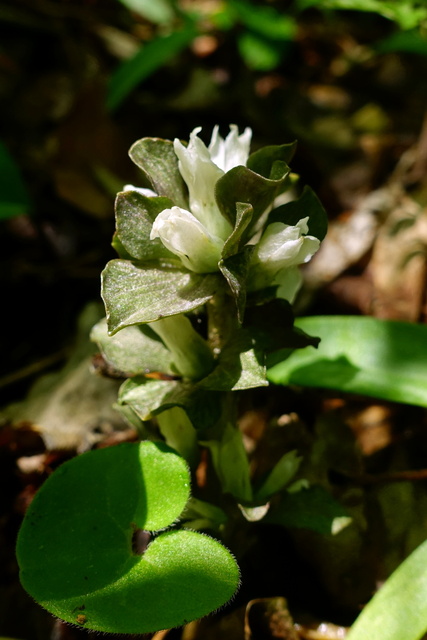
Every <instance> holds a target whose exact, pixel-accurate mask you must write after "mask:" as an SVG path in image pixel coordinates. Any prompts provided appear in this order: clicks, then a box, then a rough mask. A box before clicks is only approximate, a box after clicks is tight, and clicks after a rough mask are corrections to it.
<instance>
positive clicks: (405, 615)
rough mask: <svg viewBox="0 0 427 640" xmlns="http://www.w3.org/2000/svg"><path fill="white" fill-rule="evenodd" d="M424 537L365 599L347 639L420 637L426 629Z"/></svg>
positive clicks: (405, 639)
mask: <svg viewBox="0 0 427 640" xmlns="http://www.w3.org/2000/svg"><path fill="white" fill-rule="evenodd" d="M426 567H427V541H426V542H423V543H422V544H421V545H420V546H419V547H418V548H417V549H415V551H413V552H412V553H411V555H410V556H408V558H406V560H404V562H402V564H401V565H400V566H399V567H398V568H397V569H396V571H394V573H393V574H392V575H391V576H390V577H389V578H388V580H387V581H386V582H385V583H384V584H383V586H382V587H381V588H380V590H379V591H378V592H377V593H376V594H375V596H374V597H373V598H372V600H370V601H369V602H368V604H367V605H366V606H365V608H364V609H363V611H362V613H361V614H360V616H359V617H358V618H357V620H356V622H355V623H354V624H353V626H352V628H351V629H350V632H349V633H348V635H347V640H367V639H368V638H372V640H420V638H421V637H424V634H425V633H426V632H427V607H426V602H427V569H426Z"/></svg>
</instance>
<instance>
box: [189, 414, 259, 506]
mask: <svg viewBox="0 0 427 640" xmlns="http://www.w3.org/2000/svg"><path fill="white" fill-rule="evenodd" d="M200 444H201V445H203V446H205V447H208V448H209V450H210V453H211V456H212V462H213V466H214V468H215V471H216V473H217V475H218V478H219V480H220V482H221V487H222V490H223V492H224V493H231V495H233V496H234V497H235V498H236V499H237V500H239V501H240V502H243V503H248V502H251V500H252V486H251V481H250V470H249V461H248V456H247V453H246V451H245V447H244V446H243V441H242V434H241V433H240V431H239V430H238V429H237V428H236V427H235V426H233V425H231V424H227V425H226V427H225V429H224V432H223V434H222V438H221V440H207V441H202V442H200Z"/></svg>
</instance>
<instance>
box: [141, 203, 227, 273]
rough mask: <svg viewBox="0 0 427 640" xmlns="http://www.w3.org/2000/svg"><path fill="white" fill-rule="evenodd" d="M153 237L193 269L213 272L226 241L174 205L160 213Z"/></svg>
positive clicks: (154, 225)
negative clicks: (212, 233)
mask: <svg viewBox="0 0 427 640" xmlns="http://www.w3.org/2000/svg"><path fill="white" fill-rule="evenodd" d="M150 238H151V239H152V240H153V239H154V238H160V240H161V241H162V243H163V244H164V246H165V247H166V248H167V249H169V251H171V252H172V253H174V254H175V255H177V256H179V258H180V259H181V262H182V263H183V264H184V266H185V267H187V269H190V270H191V271H196V272H197V273H210V272H212V271H217V270H218V262H219V260H220V257H221V251H222V248H223V246H224V241H223V240H221V238H218V237H217V236H213V235H211V234H210V233H209V232H208V231H207V229H206V228H205V227H204V226H203V225H202V224H201V223H200V222H199V221H198V220H197V218H195V217H194V216H193V215H192V214H191V213H190V212H189V211H186V209H181V208H180V207H172V208H171V209H165V210H164V211H162V212H161V213H159V215H158V216H157V218H156V219H155V221H154V223H153V227H152V230H151V234H150Z"/></svg>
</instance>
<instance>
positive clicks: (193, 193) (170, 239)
mask: <svg viewBox="0 0 427 640" xmlns="http://www.w3.org/2000/svg"><path fill="white" fill-rule="evenodd" d="M200 131H201V128H200V127H198V128H196V129H194V130H193V131H192V133H191V134H190V141H189V144H188V146H185V145H184V144H182V142H180V141H179V140H178V139H175V140H174V143H173V148H174V152H175V154H176V156H177V158H178V168H179V172H180V174H181V176H182V178H183V180H184V182H185V184H186V185H187V188H188V195H189V208H188V209H185V208H183V207H180V206H172V207H170V208H166V209H164V210H163V211H161V212H160V213H159V214H158V215H157V217H156V219H155V220H154V223H153V226H152V229H151V234H150V238H151V240H154V239H155V238H159V239H160V240H161V242H162V244H163V245H164V246H165V247H166V248H167V249H168V250H169V251H170V252H172V253H173V254H175V255H176V256H178V257H179V258H180V260H181V262H182V264H183V265H184V267H186V268H187V269H189V270H190V271H193V272H195V273H213V272H216V271H218V269H219V262H220V260H221V255H222V251H223V248H224V244H225V242H226V241H227V239H228V238H229V237H230V235H231V233H232V231H233V227H232V225H231V223H230V221H229V220H227V219H226V217H225V216H224V215H223V212H222V211H221V210H220V207H219V205H218V202H217V198H216V185H217V183H218V180H219V179H220V178H221V177H222V176H224V174H225V173H227V172H228V171H230V170H231V169H234V168H235V167H239V166H244V167H245V166H246V164H247V161H248V157H249V148H250V143H251V136H252V131H251V130H250V129H249V128H246V129H245V131H244V132H243V133H242V134H240V135H239V133H238V128H237V126H236V125H230V132H229V134H228V135H227V137H226V138H225V139H223V138H222V137H221V135H220V134H219V128H218V126H216V127H215V128H214V130H213V133H212V138H211V141H210V143H209V145H208V146H206V145H205V144H204V142H203V141H202V140H201V139H200V138H199V136H198V134H199V133H200ZM141 192H142V193H144V194H145V195H152V196H154V195H156V194H155V192H154V191H150V190H146V189H144V190H141ZM249 204H250V203H249ZM307 222H308V217H305V218H302V219H301V220H299V221H298V222H297V224H295V225H291V224H285V223H283V222H273V223H271V224H268V222H267V225H266V227H265V229H264V232H263V234H262V236H261V238H260V240H259V242H258V243H256V246H255V249H254V252H253V255H252V260H251V265H250V269H249V275H248V279H247V283H246V284H247V289H248V290H249V291H256V290H259V289H262V288H266V287H268V286H275V285H276V286H277V292H276V296H277V297H280V298H284V299H286V300H289V301H290V302H292V301H293V300H294V298H295V295H296V294H297V292H298V289H299V287H300V285H301V280H302V278H301V275H300V272H299V270H298V268H297V267H298V265H300V264H302V263H304V262H307V261H308V260H310V258H311V257H312V256H313V255H314V253H316V251H317V249H318V248H319V244H320V241H319V239H318V238H316V237H314V236H312V235H309V234H308V225H307ZM253 242H254V241H253V239H251V238H249V239H248V243H247V244H248V245H251V243H253Z"/></svg>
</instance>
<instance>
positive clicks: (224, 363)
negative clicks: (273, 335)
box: [199, 330, 268, 391]
mask: <svg viewBox="0 0 427 640" xmlns="http://www.w3.org/2000/svg"><path fill="white" fill-rule="evenodd" d="M199 384H200V386H201V387H204V388H205V389H214V390H217V391H232V390H237V389H250V388H252V387H265V386H267V385H268V382H267V379H266V369H265V366H264V353H263V352H262V351H259V350H258V349H257V348H256V343H255V341H254V340H253V339H252V338H251V336H250V334H249V332H247V331H244V330H239V331H237V332H236V333H235V334H234V335H233V336H232V337H231V338H230V340H229V341H228V342H227V344H226V345H225V346H224V348H223V349H222V351H221V353H220V355H219V358H218V365H217V367H216V368H215V369H214V370H213V372H212V373H211V374H210V375H208V376H207V377H206V378H204V379H203V380H201V381H200V383H199Z"/></svg>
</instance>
